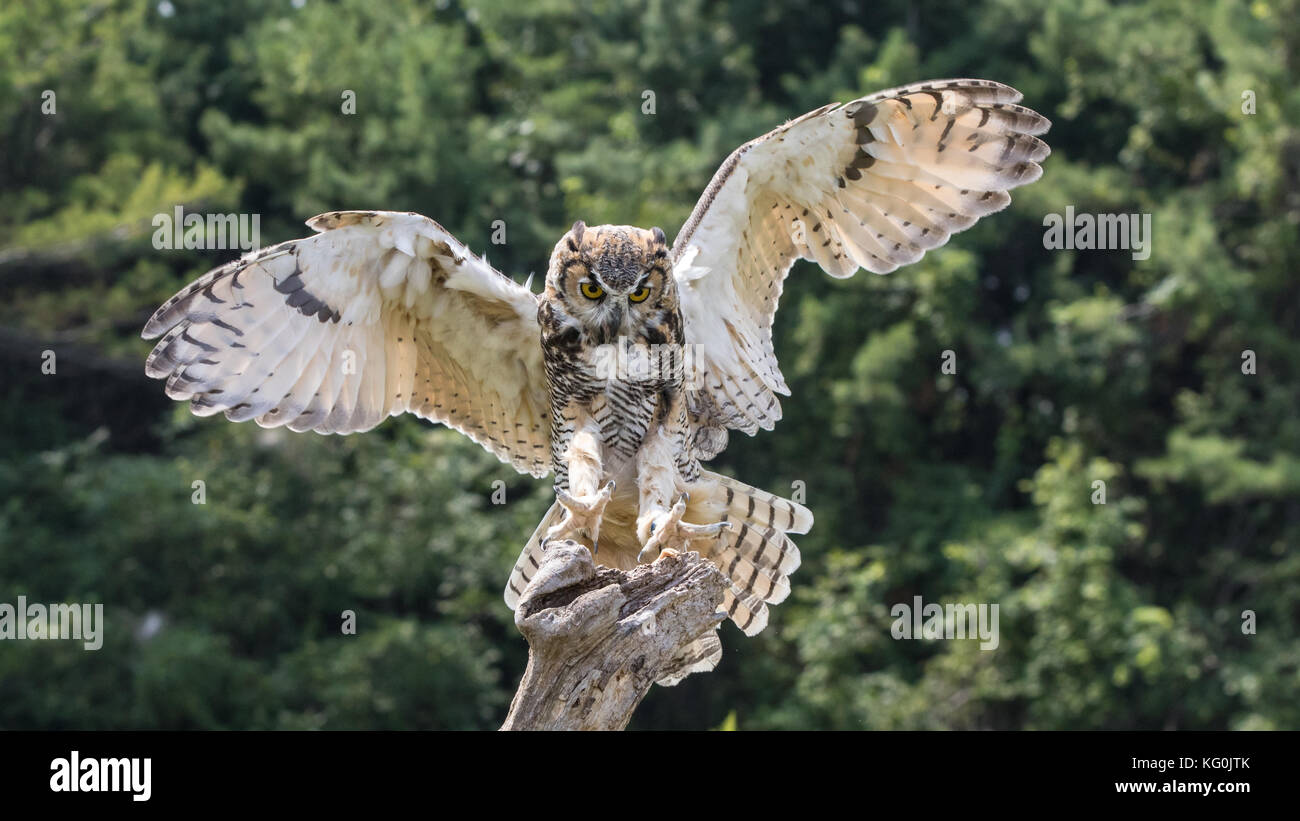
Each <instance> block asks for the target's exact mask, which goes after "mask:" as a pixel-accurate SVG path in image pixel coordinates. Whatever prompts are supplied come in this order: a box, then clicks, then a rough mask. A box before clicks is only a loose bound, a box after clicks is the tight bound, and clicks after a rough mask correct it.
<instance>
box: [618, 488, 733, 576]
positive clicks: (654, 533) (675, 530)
mask: <svg viewBox="0 0 1300 821" xmlns="http://www.w3.org/2000/svg"><path fill="white" fill-rule="evenodd" d="M686 500H687V496H686V494H685V493H683V494H682V495H681V497H680V498H678V500H677V504H675V505H673V508H672V510H667V511H661V512H660V513H657V514H655V516H654V518H653V519H651V520H650V538H649V539H647V540H646V542H645V546H643V547H642V548H641V553H640V554H639V555H638V556H637V559H636V560H637V561H638V562H647V561H651V560H652V559H654V560H658V559H661V558H663V557H664V556H676V555H677V554H678V553H681V552H684V551H686V550H689V549H690V543H691V542H693V541H697V540H700V539H716V538H717V536H718V534H719V533H721V532H723V531H724V530H730V529H731V522H716V523H714V524H711V525H693V524H690V523H688V522H683V521H682V514H683V513H685V512H686Z"/></svg>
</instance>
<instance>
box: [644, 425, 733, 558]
mask: <svg viewBox="0 0 1300 821" xmlns="http://www.w3.org/2000/svg"><path fill="white" fill-rule="evenodd" d="M677 480H678V471H677V445H676V442H675V440H674V438H673V437H672V435H671V434H670V433H669V432H668V431H665V429H664V428H663V427H662V426H656V427H655V428H654V429H653V430H652V431H651V432H650V433H649V434H648V435H647V436H646V438H645V441H644V442H642V444H641V449H640V450H639V451H637V485H638V487H639V489H640V491H641V501H640V507H639V513H638V515H637V520H636V533H637V538H639V539H640V540H641V544H642V548H641V553H640V555H639V556H637V561H640V562H647V561H651V560H654V559H658V558H659V557H660V556H662V555H664V554H673V553H678V552H682V551H685V550H689V549H690V543H691V542H692V541H696V540H700V539H709V540H712V539H714V538H716V537H717V535H718V534H719V533H721V532H722V531H724V530H727V529H728V528H730V527H731V525H730V524H729V523H728V522H717V523H714V524H710V525H693V524H688V523H686V522H683V521H682V514H683V513H685V512H686V501H687V496H686V494H685V493H682V492H679V491H680V489H679V486H678V481H677ZM674 497H676V504H673V505H672V507H671V508H670V507H669V504H672V500H673V498H674Z"/></svg>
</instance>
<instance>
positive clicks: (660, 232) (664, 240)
mask: <svg viewBox="0 0 1300 821" xmlns="http://www.w3.org/2000/svg"><path fill="white" fill-rule="evenodd" d="M650 233H651V234H653V235H654V238H655V242H657V243H659V244H660V245H665V246H666V245H667V244H668V237H666V236H664V229H662V228H660V227H659V226H657V225H656V226H655V227H654V228H651V229H650Z"/></svg>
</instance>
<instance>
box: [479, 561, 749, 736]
mask: <svg viewBox="0 0 1300 821" xmlns="http://www.w3.org/2000/svg"><path fill="white" fill-rule="evenodd" d="M726 587H727V580H726V577H725V576H723V575H722V573H721V572H720V571H719V570H718V569H717V568H716V567H715V566H714V565H713V563H712V562H710V561H709V560H708V559H705V558H702V557H701V556H700V555H699V554H698V553H684V554H682V555H680V556H670V557H665V558H663V559H660V560H659V561H657V562H654V563H653V564H648V565H641V566H639V567H637V568H635V569H634V570H632V571H630V572H624V571H621V570H613V569H611V568H608V567H596V566H595V564H594V563H593V562H592V558H591V553H590V552H589V551H588V550H587V548H585V547H583V546H582V545H580V544H577V543H576V542H561V543H559V544H556V545H553V546H552V547H550V548H549V549H548V550H547V551H546V559H545V561H543V562H542V566H541V567H540V568H539V569H538V571H537V575H536V576H534V577H533V580H532V581H531V582H529V584H528V587H527V588H525V590H524V593H523V595H522V596H521V597H520V599H519V604H518V605H517V606H516V608H515V626H517V627H518V628H519V632H521V633H523V634H524V638H526V639H528V648H529V649H528V668H527V669H526V670H525V671H524V677H523V680H522V681H521V682H520V683H519V690H518V691H517V692H516V693H515V698H514V701H513V702H511V704H510V715H509V716H507V717H506V723H505V724H503V725H502V726H501V729H502V730H621V729H623V728H624V727H626V726H627V723H628V721H629V720H630V719H631V718H632V711H633V710H635V709H636V707H637V705H638V704H640V703H641V699H643V698H645V695H646V693H647V692H649V691H650V686H651V685H652V684H654V683H655V682H660V683H662V684H666V685H671V684H676V683H677V682H678V681H680V680H681V679H683V678H685V677H686V676H688V675H690V674H691V673H694V672H701V671H704V670H711V669H713V667H714V665H716V664H717V662H718V659H719V657H720V656H721V654H722V645H721V644H720V643H719V641H718V635H717V627H718V625H719V624H720V623H721V622H722V620H723V619H724V618H725V617H726V616H725V614H723V613H720V612H719V607H720V605H721V604H722V593H723V591H724V590H725V589H726Z"/></svg>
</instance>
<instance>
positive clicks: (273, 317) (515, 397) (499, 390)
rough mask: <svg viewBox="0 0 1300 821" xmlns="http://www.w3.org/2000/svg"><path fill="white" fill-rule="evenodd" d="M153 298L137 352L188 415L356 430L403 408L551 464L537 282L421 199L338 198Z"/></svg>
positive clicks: (527, 464)
mask: <svg viewBox="0 0 1300 821" xmlns="http://www.w3.org/2000/svg"><path fill="white" fill-rule="evenodd" d="M307 224H308V225H309V226H311V227H312V228H314V229H315V230H316V231H318V232H319V233H318V234H316V235H315V236H311V237H307V238H305V239H298V240H291V241H289V242H284V243H281V244H279V245H276V246H273V247H270V248H264V249H262V250H261V251H257V252H255V253H253V254H250V255H247V256H245V257H244V258H243V259H239V260H236V261H234V262H231V263H229V264H227V265H223V266H222V267H220V268H217V269H215V270H213V271H210V272H209V273H207V274H205V275H204V276H202V277H200V278H199V279H198V280H196V281H195V282H193V283H192V284H190V285H189V286H188V287H186V288H185V289H184V290H182V291H181V292H180V293H178V294H176V295H175V296H174V297H172V298H171V299H169V300H167V302H166V303H164V304H163V305H162V307H160V308H159V309H158V311H157V312H156V313H155V314H154V315H153V317H152V318H151V319H150V320H149V323H148V324H147V325H146V326H145V328H144V333H143V336H144V337H145V338H146V339H152V338H153V337H156V336H159V335H160V334H164V333H165V334H166V335H165V336H163V338H162V340H160V341H159V342H158V344H157V346H156V347H155V348H154V350H153V353H151V354H150V355H149V359H148V361H147V363H146V364H145V372H146V373H148V374H149V376H152V377H155V378H158V379H166V380H167V395H168V396H170V397H172V398H173V399H188V400H189V401H190V407H191V409H192V410H193V411H194V413H196V414H198V415H199V416H209V415H212V414H215V413H218V412H224V413H225V414H226V417H227V418H228V419H232V420H234V421H237V422H240V421H244V420H247V419H256V420H257V422H258V424H260V425H262V426H264V427H276V426H279V425H288V426H289V428H290V429H291V430H296V431H302V430H315V431H319V432H321V433H353V432H356V431H363V430H367V429H369V428H372V427H374V426H375V425H378V424H379V423H380V422H381V421H383V420H384V418H386V417H388V416H390V415H396V414H399V413H402V412H405V411H409V412H411V413H414V414H416V415H418V416H422V417H424V418H426V419H432V420H434V421H437V422H442V423H444V424H446V425H449V426H450V427H453V428H455V429H457V430H459V431H460V432H462V433H464V434H465V435H467V436H469V437H470V438H471V439H473V440H474V441H475V442H478V443H479V444H480V445H482V446H483V447H484V448H486V449H487V450H488V451H490V452H492V453H493V454H495V455H496V456H497V457H498V458H500V459H501V460H502V461H503V462H507V463H509V464H511V465H512V466H514V467H515V468H516V469H517V470H519V471H520V472H526V473H531V474H532V475H534V476H539V477H540V476H545V475H546V473H547V472H548V471H549V470H550V445H549V439H550V437H549V417H548V415H547V407H548V403H547V398H546V396H547V394H546V378H545V371H544V369H543V365H542V351H541V341H540V339H541V337H540V330H539V328H538V325H537V297H535V296H534V295H533V294H532V293H530V292H529V290H528V289H527V288H526V287H524V286H521V285H519V284H517V283H515V282H514V281H512V280H511V279H510V278H509V277H507V276H505V275H504V274H502V273H500V272H499V271H497V270H496V269H494V268H493V267H492V266H490V265H489V264H488V263H487V262H486V261H484V260H482V259H480V258H478V257H476V256H474V255H473V254H471V253H470V252H469V251H468V250H467V249H466V248H465V246H464V245H462V244H461V243H460V242H458V241H457V240H456V238H455V237H453V236H451V234H449V233H447V231H446V230H445V229H443V227H442V226H441V225H438V223H436V222H434V221H433V220H430V219H428V218H427V217H422V216H420V215H419V214H401V213H393V212H384V211H378V212H376V211H340V212H334V213H329V214H322V215H320V216H318V217H314V218H313V219H311V220H309V221H308V223H307Z"/></svg>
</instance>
